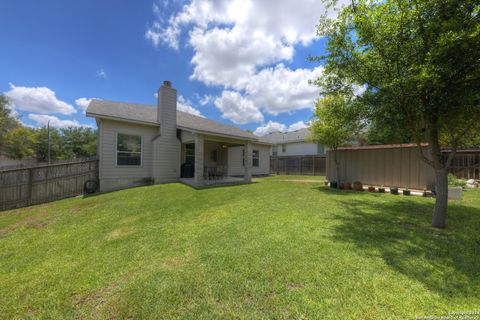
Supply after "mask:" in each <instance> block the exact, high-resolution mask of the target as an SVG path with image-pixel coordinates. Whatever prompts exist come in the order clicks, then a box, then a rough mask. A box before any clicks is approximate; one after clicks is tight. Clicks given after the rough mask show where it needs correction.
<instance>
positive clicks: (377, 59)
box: [313, 0, 480, 165]
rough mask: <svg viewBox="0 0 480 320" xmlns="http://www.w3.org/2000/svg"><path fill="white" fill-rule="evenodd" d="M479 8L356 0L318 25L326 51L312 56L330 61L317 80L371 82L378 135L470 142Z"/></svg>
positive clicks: (476, 106)
mask: <svg viewBox="0 0 480 320" xmlns="http://www.w3.org/2000/svg"><path fill="white" fill-rule="evenodd" d="M479 11H480V3H479V2H478V1H474V0H461V1H458V0H455V1H453V0H445V1H427V0H421V1H417V0H415V1H414V0H403V1H396V0H387V1H369V0H356V1H352V2H351V4H350V5H348V6H346V7H345V8H344V9H343V10H341V11H340V13H339V18H338V20H329V19H326V18H325V19H323V20H322V21H321V23H320V24H319V29H318V33H319V35H320V36H325V37H326V38H327V40H328V46H327V52H328V53H327V55H326V56H321V57H315V58H313V60H321V61H324V62H325V75H324V76H323V77H322V79H318V80H317V81H316V84H318V85H319V86H321V90H322V93H324V94H325V93H329V92H343V91H345V90H346V89H347V88H349V87H351V86H352V85H357V86H365V87H366V91H365V93H364V94H363V95H362V96H361V97H360V99H359V101H361V102H362V103H363V104H364V105H365V106H366V107H367V110H368V112H367V113H366V119H367V120H368V121H369V122H370V123H371V124H372V126H373V129H374V130H376V132H377V133H375V134H373V137H372V139H373V140H379V141H380V142H383V141H385V140H390V139H393V138H395V137H398V136H405V137H408V138H409V139H411V140H412V142H424V141H427V142H429V143H431V145H432V146H434V147H436V145H437V144H440V145H448V146H451V147H454V148H455V147H456V146H458V145H462V144H466V143H467V142H468V141H470V140H471V139H472V138H473V137H475V136H476V137H478V133H479V132H480V131H479V129H480V90H478V88H479V87H480V23H479V21H480V20H479V19H480V15H479ZM399 140H400V141H402V140H403V138H400V139H399ZM436 149H438V148H436ZM438 165H439V164H438Z"/></svg>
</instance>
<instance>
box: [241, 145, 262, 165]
mask: <svg viewBox="0 0 480 320" xmlns="http://www.w3.org/2000/svg"><path fill="white" fill-rule="evenodd" d="M242 166H244V167H245V149H243V150H242ZM252 166H253V167H258V166H260V151H258V150H253V151H252Z"/></svg>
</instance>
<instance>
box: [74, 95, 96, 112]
mask: <svg viewBox="0 0 480 320" xmlns="http://www.w3.org/2000/svg"><path fill="white" fill-rule="evenodd" d="M93 99H97V100H98V98H90V99H88V98H78V99H77V100H75V104H76V105H77V106H78V107H79V108H80V109H82V110H83V112H85V111H86V110H87V108H88V105H89V104H90V102H91V101H92V100H93Z"/></svg>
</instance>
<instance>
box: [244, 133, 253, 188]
mask: <svg viewBox="0 0 480 320" xmlns="http://www.w3.org/2000/svg"><path fill="white" fill-rule="evenodd" d="M244 177H245V182H251V181H252V143H251V142H250V141H247V143H246V144H245V175H244Z"/></svg>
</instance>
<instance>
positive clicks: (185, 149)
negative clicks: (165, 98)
mask: <svg viewBox="0 0 480 320" xmlns="http://www.w3.org/2000/svg"><path fill="white" fill-rule="evenodd" d="M181 140H182V150H181V151H182V152H181V176H180V179H179V181H180V182H181V183H184V184H187V185H189V186H192V187H206V186H215V185H232V184H244V183H250V182H251V179H252V141H250V140H241V139H237V138H231V137H227V136H217V135H211V134H202V133H199V132H185V131H182V136H181Z"/></svg>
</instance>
